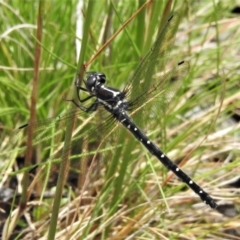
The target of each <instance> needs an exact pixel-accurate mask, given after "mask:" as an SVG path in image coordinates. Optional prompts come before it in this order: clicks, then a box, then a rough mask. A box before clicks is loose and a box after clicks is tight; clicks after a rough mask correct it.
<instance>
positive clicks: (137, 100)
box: [24, 14, 217, 209]
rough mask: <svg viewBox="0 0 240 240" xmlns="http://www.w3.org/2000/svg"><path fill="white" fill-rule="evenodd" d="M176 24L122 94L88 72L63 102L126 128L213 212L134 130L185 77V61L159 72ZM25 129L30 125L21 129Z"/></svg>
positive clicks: (172, 21) (174, 20)
mask: <svg viewBox="0 0 240 240" xmlns="http://www.w3.org/2000/svg"><path fill="white" fill-rule="evenodd" d="M178 22H179V15H178V14H173V15H171V16H170V17H169V18H168V20H167V22H166V23H165V25H164V26H163V28H162V30H161V31H160V32H159V34H158V36H157V38H156V41H155V42H154V44H153V45H152V47H151V49H150V50H149V52H148V53H147V54H146V56H145V57H144V58H143V60H142V61H141V62H140V64H139V65H138V67H137V69H136V70H135V72H134V73H133V75H132V76H131V77H130V79H129V80H128V82H127V84H126V85H125V87H124V89H123V90H122V91H121V90H118V89H116V88H113V87H110V86H107V85H106V82H107V78H106V75H105V74H104V73H102V72H88V73H87V77H86V79H85V80H83V82H84V86H83V87H82V86H81V83H80V77H78V78H77V80H76V82H75V86H76V91H77V99H65V100H66V101H69V102H71V103H73V104H74V105H75V106H76V107H77V108H78V109H79V110H80V111H79V112H85V113H91V112H96V111H99V110H104V111H105V112H106V113H107V114H109V116H110V117H111V119H112V120H113V121H116V122H118V123H120V124H121V125H122V126H123V127H124V128H126V129H127V130H128V131H129V132H130V133H131V134H132V135H133V137H134V138H135V139H137V140H138V141H139V142H140V143H141V144H142V145H143V146H144V147H145V148H146V149H147V150H148V151H149V152H150V153H151V154H152V155H153V156H154V157H156V158H157V159H158V160H159V161H160V162H161V163H162V164H163V165H164V166H165V167H166V168H167V169H168V170H170V171H172V172H173V173H174V174H175V175H176V176H177V177H178V178H180V179H181V180H182V181H183V182H184V183H185V184H187V185H188V186H189V187H190V188H191V189H192V190H193V191H194V192H195V193H196V194H197V195H198V196H199V197H200V198H201V200H202V201H203V202H205V203H206V204H207V205H209V206H210V207H211V208H213V209H215V208H217V204H216V202H215V201H214V199H213V198H212V197H211V196H210V195H209V194H208V193H207V192H206V191H204V190H203V189H202V188H201V187H200V186H199V185H198V184H197V183H195V182H194V181H193V180H192V179H191V178H190V177H189V176H188V175H187V174H186V173H184V172H183V171H182V170H181V169H180V168H179V167H178V166H177V165H176V164H175V163H174V162H173V161H172V160H171V159H170V158H168V157H167V156H166V155H165V154H164V153H163V151H162V150H160V148H159V147H158V146H157V145H156V144H154V143H153V142H152V141H151V140H150V139H149V138H148V137H147V135H146V134H145V133H144V131H143V130H141V129H140V128H139V127H138V126H137V124H136V122H135V121H134V120H133V117H132V116H134V117H135V118H136V119H137V118H139V117H140V116H141V109H144V107H146V106H147V105H148V103H151V102H152V100H153V99H156V98H158V99H159V98H160V99H163V103H164V104H165V105H167V104H168V103H169V102H170V101H171V100H172V98H173V97H174V95H175V92H176V91H177V90H178V89H179V88H180V87H181V85H182V78H185V77H186V75H187V73H188V70H189V64H188V62H186V61H180V62H178V63H177V64H176V65H174V66H173V67H171V68H170V69H169V70H164V71H160V70H159V69H160V68H164V64H165V63H166V59H167V58H168V52H169V50H170V49H171V46H172V44H173V41H174V38H173V32H174V30H175V29H176V27H177V24H178ZM150 80H151V81H150ZM83 93H87V94H88V96H87V97H85V98H83V96H82V94H83ZM89 100H92V102H91V104H88V105H87V104H85V103H86V102H88V101H89ZM153 102H154V101H153ZM26 126H29V125H25V126H24V127H26ZM36 127H37V124H36Z"/></svg>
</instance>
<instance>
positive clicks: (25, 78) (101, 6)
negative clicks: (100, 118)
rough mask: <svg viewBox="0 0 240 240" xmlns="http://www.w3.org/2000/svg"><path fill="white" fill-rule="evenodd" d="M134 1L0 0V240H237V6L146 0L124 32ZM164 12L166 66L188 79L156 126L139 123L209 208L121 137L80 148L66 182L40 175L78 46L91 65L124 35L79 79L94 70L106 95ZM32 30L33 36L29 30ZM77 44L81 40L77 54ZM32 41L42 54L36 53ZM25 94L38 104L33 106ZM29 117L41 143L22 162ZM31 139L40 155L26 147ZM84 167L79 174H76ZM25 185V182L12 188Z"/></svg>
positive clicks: (82, 122)
mask: <svg viewBox="0 0 240 240" xmlns="http://www.w3.org/2000/svg"><path fill="white" fill-rule="evenodd" d="M144 3H145V1H140V0H139V1H125V0H121V1H79V2H78V1H74V0H72V1H70V0H69V1H65V2H63V1H55V0H51V1H50V0H49V1H40V0H39V1H37V0H36V1H24V2H23V1H7V0H6V1H0V6H1V7H0V12H1V19H0V21H1V24H0V68H1V71H0V84H1V90H0V123H1V132H0V134H1V135H0V138H1V145H0V161H1V165H0V167H1V175H0V176H1V205H0V206H1V209H2V210H3V211H2V214H1V216H0V217H1V229H2V239H27V238H28V239H128V240H129V239H191V240H192V239H239V238H240V230H239V229H240V228H239V227H240V224H239V205H238V202H239V186H240V185H239V172H240V169H239V166H240V164H239V161H240V160H239V100H240V90H239V89H240V88H239V71H240V70H239V69H240V68H239V67H240V65H239V55H240V51H239V42H240V30H239V23H240V18H239V9H240V2H238V1H230V0H228V1H214V0H213V1H147V4H146V6H145V8H144V9H143V10H142V11H141V12H140V13H139V14H138V15H136V16H134V18H133V20H132V21H131V22H130V23H129V24H128V25H127V26H125V25H124V22H125V21H127V20H128V19H129V18H130V17H131V16H132V15H133V14H134V13H136V11H137V10H138V9H139V8H140V7H141V6H142V5H143V4H144ZM39 6H41V7H40V9H41V10H40V12H39ZM172 12H178V15H179V16H180V23H179V28H178V30H177V33H176V42H175V46H174V47H173V49H172V54H171V56H172V57H173V59H174V60H175V61H181V60H187V61H189V63H190V69H189V73H188V76H187V77H186V79H184V81H183V82H182V88H181V90H180V91H179V92H178V93H177V95H176V96H175V99H173V102H172V104H170V106H169V109H168V111H167V112H164V114H163V112H162V111H161V110H159V115H154V116H158V117H157V118H155V117H151V116H148V115H144V116H143V117H142V119H140V120H139V123H140V126H142V127H143V129H145V130H147V132H148V135H149V137H150V138H151V139H152V140H154V142H156V143H157V144H158V145H160V146H161V149H163V150H164V151H165V152H166V153H167V155H168V156H169V157H170V158H171V159H173V160H174V161H175V162H176V163H178V164H181V165H182V169H183V170H184V171H185V172H186V173H188V174H189V175H190V176H191V177H192V178H193V179H194V180H195V181H196V182H197V183H198V184H199V185H200V186H202V187H203V188H204V189H205V190H206V191H207V192H208V193H210V194H211V196H212V197H213V198H214V199H215V200H216V202H217V203H218V205H219V207H218V209H217V210H213V209H210V208H209V207H208V206H206V205H205V204H204V203H202V202H201V200H200V199H199V198H198V196H197V195H196V194H194V193H193V192H192V191H191V190H190V189H188V188H187V187H186V186H185V185H184V184H183V183H181V182H180V181H179V180H178V179H177V178H176V177H174V176H172V177H171V176H170V174H171V173H169V172H167V170H166V169H165V168H164V167H163V166H162V165H161V164H160V163H159V161H157V160H156V159H155V158H154V157H153V156H151V155H150V154H149V153H148V152H147V151H146V150H145V149H144V148H143V147H142V146H141V144H139V142H137V141H135V140H133V138H132V137H131V136H130V135H129V134H127V133H126V132H125V131H122V132H121V131H120V130H117V132H118V134H119V135H118V134H117V135H114V137H113V138H111V140H110V141H106V142H107V143H106V145H105V146H104V147H102V148H100V149H101V152H104V154H101V153H100V151H96V149H97V146H98V145H99V143H100V142H101V141H100V142H99V141H96V139H94V140H95V141H94V142H93V143H92V144H90V145H88V146H81V148H80V149H85V152H87V153H88V154H83V152H81V151H80V152H78V157H80V161H79V158H77V159H76V158H75V159H73V160H71V161H68V162H66V165H62V166H63V167H62V170H68V168H70V173H69V175H68V179H67V181H66V183H65V174H67V172H68V171H63V172H61V171H62V170H61V168H60V170H59V168H56V169H57V170H54V171H53V170H51V171H50V169H52V163H53V162H54V163H59V162H60V161H59V160H56V161H54V160H55V157H56V158H57V157H59V155H58V153H57V154H56V155H54V158H50V161H46V160H47V159H49V155H52V153H53V152H54V150H53V148H55V147H56V146H55V141H57V142H59V141H63V137H62V135H61V134H64V132H62V131H60V135H58V133H59V132H58V130H61V129H62V128H63V127H65V125H67V124H68V123H69V118H71V119H72V118H73V116H74V114H75V113H74V109H71V105H72V104H71V103H69V102H66V101H64V100H63V98H67V99H71V98H72V96H73V95H74V94H75V90H74V81H75V79H76V73H77V72H81V70H80V67H82V65H81V61H80V63H78V64H77V62H78V60H79V55H78V54H79V43H81V44H82V46H83V47H82V48H83V49H81V51H83V52H84V54H83V53H81V54H82V55H81V56H82V57H84V62H88V63H89V60H90V59H91V58H92V57H93V56H94V55H95V54H96V52H97V50H98V49H99V48H100V47H101V46H102V45H103V43H105V42H106V41H107V40H108V39H109V38H110V37H111V36H112V35H113V34H114V33H115V32H116V31H117V29H119V28H121V27H122V28H123V30H122V32H121V33H120V34H119V35H118V36H117V37H116V38H115V39H114V40H113V41H111V43H110V44H109V45H108V46H107V48H106V49H104V50H103V51H102V52H101V53H100V55H99V56H98V57H97V58H96V59H95V60H94V61H93V62H91V64H90V63H89V64H90V65H89V66H88V69H87V70H88V71H89V70H90V71H101V72H104V73H105V74H106V75H107V78H108V81H109V82H108V84H109V85H110V86H114V87H116V88H122V87H123V86H124V84H125V83H126V81H127V79H128V78H129V76H130V74H131V73H132V72H133V71H134V69H135V68H136V66H137V64H138V63H139V61H140V59H141V58H142V57H143V56H144V55H145V54H146V53H147V51H148V50H149V49H150V46H151V45H152V43H153V41H154V39H155V37H156V33H157V30H158V28H159V27H161V26H163V25H162V23H163V22H164V21H166V20H167V18H168V17H169V16H170V15H171V13H172ZM37 22H38V23H41V22H42V26H41V25H39V24H38V28H37ZM86 22H87V23H86ZM83 24H85V25H84V26H85V28H83V27H82V26H83ZM87 25H88V26H87ZM39 26H40V28H39ZM88 28H89V30H88ZM39 29H40V30H39ZM41 31H42V33H41ZM80 32H82V33H83V35H82V36H83V37H81V36H80V34H81V33H80ZM37 33H41V35H42V37H40V36H39V35H37ZM76 35H78V36H80V37H79V39H78V41H77V42H78V43H77V44H78V45H77V44H76ZM86 36H88V39H87V37H86ZM39 37H40V39H41V40H40V46H41V48H40V50H39V49H36V44H37V42H38V40H37V39H39ZM84 41H85V42H86V44H84V43H85V42H84ZM77 53H78V54H77ZM80 59H81V58H80ZM38 60H39V65H38V63H37V62H38ZM34 66H35V67H34ZM37 66H39V68H38V67H37ZM35 80H38V83H37V82H36V81H35ZM34 89H35V90H36V93H35V92H33V90H34ZM33 93H34V94H33ZM31 96H35V97H36V99H35V100H36V105H35V106H34V99H33V98H32V97H31ZM66 109H68V110H66ZM34 111H36V119H37V121H40V122H38V124H37V125H35V124H32V125H30V126H33V129H34V128H35V127H36V129H37V130H34V131H35V132H34V133H35V134H37V135H38V136H39V138H38V139H37V140H36V139H35V140H34V144H33V145H34V148H33V149H34V151H33V157H32V158H30V162H28V164H26V161H25V157H24V156H25V155H24V154H25V152H26V151H25V148H24V147H25V146H26V144H27V140H26V138H25V137H22V135H21V134H22V132H23V131H22V130H21V131H19V130H17V131H14V129H16V128H17V127H18V126H21V125H22V124H24V123H26V122H29V121H30V120H29V119H30V115H31V114H32V113H33V112H34ZM155 111H156V113H158V110H155ZM66 112H67V115H66ZM57 116H60V117H59V118H58V117H57ZM49 118H50V119H49ZM41 119H49V120H41ZM54 119H55V120H54ZM94 119H95V121H96V118H93V117H92V116H90V117H89V116H88V115H87V114H84V113H82V114H78V120H77V121H78V122H77V123H76V124H75V128H74V131H73V132H74V136H75V137H76V138H77V137H78V136H80V137H78V139H81V137H83V138H84V137H85V134H86V132H87V131H88V130H89V126H94V125H95V123H94ZM141 120H142V121H141ZM49 126H50V127H49ZM79 126H81V127H79ZM45 128H47V130H46V132H44V131H45V130H44V129H45ZM50 132H51V134H49V133H50ZM40 133H42V135H41V134H40ZM39 134H40V135H39ZM56 136H57V140H56ZM116 136H118V137H116ZM103 140H104V142H105V139H103ZM37 141H38V143H40V145H41V147H40V148H35V145H37ZM49 146H50V149H49ZM68 148H69V146H68V145H67V146H66V149H68ZM78 149H79V147H78ZM86 149H87V150H86ZM78 151H79V150H78ZM96 153H97V154H96ZM66 156H67V154H66ZM93 157H94V161H92V159H93ZM62 162H63V161H62ZM79 162H80V163H79ZM82 162H84V163H87V164H86V165H84V166H82V165H81V164H82ZM35 163H40V165H41V167H43V168H40V170H39V171H38V173H39V174H40V175H41V176H44V178H43V177H41V178H38V176H37V175H34V176H32V175H33V174H29V165H30V166H31V165H34V164H35ZM64 163H65V162H64ZM53 165H54V166H55V165H58V164H53ZM68 165H70V167H69V166H68ZM79 165H81V166H79ZM64 167H65V168H64ZM86 167H87V168H88V171H85V170H84V168H86ZM38 173H37V174H38ZM24 174H25V175H24ZM55 174H57V175H56V176H58V175H59V176H62V175H64V177H63V181H62V182H58V183H57V182H56V178H55V177H54V176H55ZM28 175H31V177H32V179H31V181H29V182H28V181H23V185H21V183H22V180H23V179H25V180H26V179H28V177H29V176H28ZM26 176H28V177H26ZM28 180H30V179H28ZM33 182H34V184H35V186H34V187H32V188H30V187H29V186H30V183H31V184H32V183H33ZM56 185H57V186H58V187H57V188H56V187H55V186H56ZM57 189H60V190H59V191H58V190H57ZM58 194H60V196H61V197H59V195H58ZM56 202H57V203H56ZM58 207H59V208H58Z"/></svg>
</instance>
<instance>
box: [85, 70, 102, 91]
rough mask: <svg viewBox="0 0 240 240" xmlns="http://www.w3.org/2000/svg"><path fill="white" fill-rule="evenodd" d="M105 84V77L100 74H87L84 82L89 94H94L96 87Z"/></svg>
mask: <svg viewBox="0 0 240 240" xmlns="http://www.w3.org/2000/svg"><path fill="white" fill-rule="evenodd" d="M105 82H106V76H105V74H104V73H101V72H89V75H88V76H87V78H86V81H84V83H85V86H86V88H87V90H88V91H89V92H90V93H94V92H95V90H96V87H97V86H98V87H99V86H101V85H103V84H104V83H105Z"/></svg>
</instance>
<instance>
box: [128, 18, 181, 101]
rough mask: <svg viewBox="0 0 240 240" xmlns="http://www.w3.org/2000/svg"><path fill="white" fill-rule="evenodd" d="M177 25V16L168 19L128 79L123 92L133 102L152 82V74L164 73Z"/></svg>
mask: <svg viewBox="0 0 240 240" xmlns="http://www.w3.org/2000/svg"><path fill="white" fill-rule="evenodd" d="M178 23H179V15H178V14H174V15H172V16H171V17H170V18H169V19H168V21H167V22H166V23H165V25H164V27H163V28H162V30H161V31H160V32H159V34H158V36H157V39H156V41H155V43H154V44H153V46H152V47H151V49H150V50H149V52H148V53H147V55H146V56H145V57H144V59H143V60H142V61H141V62H140V64H139V65H138V67H137V69H136V70H135V72H134V74H133V75H132V76H131V77H130V79H129V81H128V83H127V85H126V87H125V89H124V91H125V92H126V93H127V96H128V97H129V98H130V99H131V100H133V101H134V99H135V97H136V96H139V95H140V94H141V93H142V92H145V91H146V90H147V89H148V88H149V87H150V85H151V82H152V80H154V78H152V76H153V75H154V74H156V73H157V72H162V71H164V69H165V66H166V62H167V58H168V53H169V51H170V50H171V47H172V45H173V43H174V35H175V31H176V29H177V26H178ZM155 79H156V78H155ZM130 93H131V94H130ZM129 95H130V96H129Z"/></svg>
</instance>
